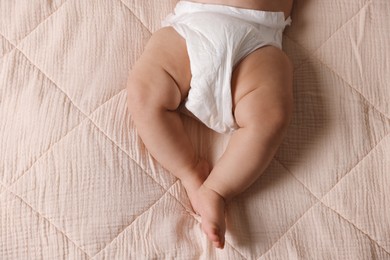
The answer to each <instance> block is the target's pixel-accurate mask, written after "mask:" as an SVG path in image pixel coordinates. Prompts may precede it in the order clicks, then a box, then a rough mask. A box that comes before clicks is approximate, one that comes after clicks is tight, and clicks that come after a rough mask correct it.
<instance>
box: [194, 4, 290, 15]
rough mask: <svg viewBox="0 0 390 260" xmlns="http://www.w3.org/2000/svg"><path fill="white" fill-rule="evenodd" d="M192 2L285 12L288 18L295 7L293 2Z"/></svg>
mask: <svg viewBox="0 0 390 260" xmlns="http://www.w3.org/2000/svg"><path fill="white" fill-rule="evenodd" d="M190 2H195V3H202V4H218V5H229V6H233V7H239V8H246V9H253V10H262V11H270V12H284V16H285V17H286V18H287V17H289V16H290V13H291V9H292V5H293V0H244V1H243V0H190Z"/></svg>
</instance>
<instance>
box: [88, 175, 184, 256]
mask: <svg viewBox="0 0 390 260" xmlns="http://www.w3.org/2000/svg"><path fill="white" fill-rule="evenodd" d="M147 175H148V174H147ZM176 182H177V180H176V181H175V182H174V183H173V184H172V185H171V186H170V187H169V188H168V189H166V190H165V189H164V191H165V192H164V193H163V194H162V195H161V197H159V198H158V199H157V200H156V201H155V202H154V203H153V204H152V205H150V206H149V208H148V209H146V210H145V211H143V212H141V213H140V214H138V216H137V217H135V218H134V220H133V221H132V222H131V223H130V224H129V225H127V226H126V227H125V228H124V229H123V230H122V231H121V232H119V234H118V235H116V236H115V237H114V238H113V239H112V240H111V241H110V242H109V243H107V244H106V245H105V246H104V247H103V248H102V249H101V250H99V252H97V253H96V254H95V255H94V256H93V257H92V258H95V257H97V256H98V255H99V254H100V253H101V252H103V251H104V250H105V249H106V248H107V247H109V246H110V245H111V244H112V243H114V241H115V240H117V239H118V238H119V237H120V236H121V235H122V234H123V233H124V232H125V231H126V230H127V229H128V228H130V227H131V226H132V225H133V224H134V222H135V221H136V220H138V219H139V218H140V217H141V216H142V215H144V214H146V213H147V212H149V211H150V210H151V209H152V208H153V206H155V205H156V204H157V203H158V202H159V201H160V200H162V199H163V198H164V197H165V196H166V195H167V194H169V190H170V189H171V188H172V187H173V185H175V184H176Z"/></svg>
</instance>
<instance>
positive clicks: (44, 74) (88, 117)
mask: <svg viewBox="0 0 390 260" xmlns="http://www.w3.org/2000/svg"><path fill="white" fill-rule="evenodd" d="M11 44H12V43H11ZM15 48H16V49H17V50H18V51H19V52H20V53H21V54H23V55H24V56H25V58H26V59H27V60H28V61H29V62H30V63H31V64H32V65H33V66H34V67H35V68H36V69H37V70H38V71H39V72H41V73H42V75H43V76H44V77H46V78H47V79H48V80H49V81H50V82H52V83H53V85H54V86H55V87H56V88H57V89H58V90H60V91H61V92H62V93H63V94H64V95H65V97H66V98H67V99H68V100H69V101H70V103H71V104H72V105H73V106H74V107H75V108H76V109H77V110H79V112H80V113H82V114H83V115H84V116H85V117H86V119H88V120H89V121H90V122H91V123H92V125H94V126H95V127H96V128H97V129H98V130H99V131H100V132H101V133H102V134H103V135H104V136H105V137H106V138H108V139H109V140H110V141H111V142H112V143H113V144H114V145H115V146H116V147H117V148H119V149H120V150H121V151H122V152H124V153H125V154H126V155H127V156H128V157H129V158H130V159H131V160H132V161H133V162H134V163H135V164H136V165H138V167H140V169H142V170H143V172H144V173H145V175H146V176H148V177H149V178H151V179H152V180H153V181H154V182H155V183H157V184H158V185H159V186H160V187H161V188H162V189H163V190H164V191H166V189H165V188H164V187H163V186H162V185H161V184H160V183H159V182H158V181H156V180H155V179H154V178H153V177H152V176H151V175H149V174H148V173H147V172H146V170H145V169H143V168H142V167H141V166H140V165H139V164H138V163H137V162H136V161H135V160H134V159H133V158H132V157H131V156H130V155H129V154H128V153H127V152H126V151H125V150H123V149H122V148H121V147H120V146H119V145H118V144H116V143H115V142H114V141H113V140H112V139H111V138H110V137H109V136H108V135H107V134H106V133H105V132H104V131H103V130H102V129H100V127H98V126H97V125H96V124H95V122H94V121H93V120H92V119H91V118H90V116H89V115H87V114H86V113H85V112H83V111H82V110H81V109H80V108H79V107H78V106H77V105H76V104H75V103H74V102H73V101H72V99H71V98H70V97H69V96H68V95H67V94H66V92H64V91H63V90H62V89H61V88H60V87H59V86H58V85H57V84H56V83H55V82H54V81H53V80H51V79H50V78H49V77H48V76H47V75H46V73H44V72H43V71H42V70H41V69H40V68H39V67H38V66H37V65H36V64H35V63H33V62H32V61H31V60H30V59H29V58H28V57H27V56H26V54H24V53H23V52H22V51H21V50H20V49H18V48H17V46H15ZM122 91H124V90H121V91H120V92H119V93H118V94H116V95H119V94H120V93H121V92H122ZM116 95H114V96H113V97H111V98H110V99H109V100H111V99H112V98H114V97H115V96H116ZM109 100H107V101H106V102H108V101H109ZM106 102H105V103H106ZM105 103H103V104H105ZM103 104H101V105H100V106H99V107H97V108H96V109H95V110H94V111H93V112H92V113H91V114H93V113H94V112H95V111H96V110H97V109H98V108H100V107H101V106H102V105H103ZM13 184H15V182H14V183H13ZM13 184H12V185H13ZM99 252H100V251H99Z"/></svg>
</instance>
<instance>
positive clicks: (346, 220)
mask: <svg viewBox="0 0 390 260" xmlns="http://www.w3.org/2000/svg"><path fill="white" fill-rule="evenodd" d="M176 3H177V1H176V0H112V1H104V0H95V1H76V0H51V1H42V0H30V1H6V0H4V1H0V259H5V260H8V259H224V260H225V259H256V260H268V259H275V260H276V259H277V260H279V259H340V260H341V259H342V260H345V259H347V260H348V259H350V260H356V259H390V208H389V206H388V205H390V189H389V188H388V187H389V186H390V174H389V173H390V156H389V154H390V135H389V133H390V106H389V103H390V100H389V97H390V87H389V82H390V73H389V71H390V49H389V46H390V37H389V35H390V24H389V22H388V14H389V13H390V2H389V1H388V0H355V1H349V0H328V1H323V0H310V1H309V0H296V1H295V6H294V11H293V13H292V20H293V21H294V22H293V24H292V26H291V27H287V29H286V30H285V32H284V38H283V48H284V50H285V51H286V53H287V54H288V55H289V56H290V58H291V59H292V61H293V64H294V94H295V109H294V117H293V120H292V123H291V126H290V128H289V130H288V132H287V135H286V139H285V140H284V141H283V143H282V145H281V147H280V149H279V151H278V153H277V155H276V156H275V158H274V160H273V161H272V163H271V165H270V166H269V167H268V169H267V170H266V171H265V173H264V174H263V175H262V177H261V178H260V179H259V180H258V181H257V182H256V183H255V184H254V185H253V186H251V187H250V188H249V189H248V190H247V191H245V192H244V193H243V194H241V195H240V196H238V197H237V198H235V199H234V200H233V201H232V202H231V203H230V205H229V207H228V208H227V225H228V229H227V235H226V241H227V242H226V248H225V249H224V250H216V249H214V248H213V247H212V245H211V244H210V243H209V242H208V241H207V239H206V237H205V235H204V234H203V233H202V232H201V227H200V222H199V220H200V219H199V218H198V217H197V216H196V215H194V214H193V213H192V211H191V209H190V204H189V201H188V199H187V196H186V193H185V191H184V189H183V187H182V185H181V184H180V182H179V181H178V180H176V179H175V178H174V177H173V176H172V175H170V174H169V173H168V172H167V171H165V170H164V169H163V168H162V167H161V166H160V165H159V164H158V163H157V162H156V161H155V160H154V159H153V158H152V157H151V156H150V154H149V153H148V152H147V150H146V149H145V147H144V145H143V144H142V142H141V140H140V139H139V137H138V135H137V131H136V129H135V127H134V125H133V123H132V121H131V117H130V116H129V115H128V113H127V111H126V90H125V88H126V82H127V77H128V73H129V70H130V69H131V67H132V65H133V64H134V62H135V61H136V59H137V58H138V57H139V56H140V54H141V53H142V51H143V48H144V46H145V44H146V42H147V40H148V39H149V38H150V35H151V33H153V32H154V31H156V30H158V29H159V28H160V26H161V25H160V23H161V21H162V20H163V19H164V18H165V17H166V16H167V15H168V14H169V13H171V12H172V10H173V9H174V7H175V5H176ZM152 76H153V75H151V77H152ZM183 120H184V123H185V127H186V129H187V130H188V132H189V135H190V137H191V139H192V141H193V143H194V144H195V148H196V150H197V153H199V154H201V155H202V156H204V157H206V158H207V159H208V160H210V162H211V163H215V161H216V160H217V159H218V157H219V156H220V155H221V154H222V152H223V150H224V148H225V146H226V143H227V141H228V136H227V135H220V134H217V133H214V132H212V131H211V130H208V129H207V128H206V127H204V126H202V125H201V124H200V123H198V122H196V121H195V120H193V119H191V118H189V117H186V116H183ZM243 163H245V162H243Z"/></svg>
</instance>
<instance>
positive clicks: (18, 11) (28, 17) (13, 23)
mask: <svg viewBox="0 0 390 260" xmlns="http://www.w3.org/2000/svg"><path fill="white" fill-rule="evenodd" d="M65 2H66V0H54V1H46V2H44V1H36V0H33V1H2V2H1V3H0V17H1V19H0V32H1V33H2V34H3V35H4V36H5V37H6V38H7V39H8V40H10V41H11V42H12V43H13V44H17V43H19V41H20V40H22V39H23V38H24V37H25V36H26V35H28V34H29V33H30V32H31V31H33V30H34V29H35V28H36V27H37V26H39V24H40V23H41V22H42V21H44V20H45V19H47V18H48V17H50V16H51V15H52V14H53V13H55V12H56V11H57V10H58V9H59V8H60V7H61V5H62V4H63V3H65Z"/></svg>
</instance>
